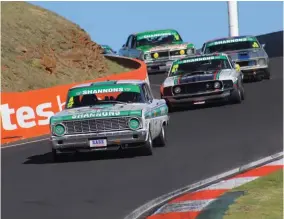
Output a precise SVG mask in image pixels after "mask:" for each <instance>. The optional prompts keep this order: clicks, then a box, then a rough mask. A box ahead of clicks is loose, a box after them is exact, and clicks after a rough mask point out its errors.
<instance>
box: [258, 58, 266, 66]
mask: <svg viewBox="0 0 284 219" xmlns="http://www.w3.org/2000/svg"><path fill="white" fill-rule="evenodd" d="M258 64H259V65H266V60H265V59H259V60H258Z"/></svg>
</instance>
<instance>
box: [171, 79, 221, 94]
mask: <svg viewBox="0 0 284 219" xmlns="http://www.w3.org/2000/svg"><path fill="white" fill-rule="evenodd" d="M214 82H216V81H206V82H197V83H189V84H181V85H176V86H174V87H173V90H174V88H175V87H177V86H179V87H180V88H181V92H180V93H179V94H175V95H176V96H178V95H181V94H195V93H202V92H210V91H215V90H216V89H215V88H214ZM221 84H222V83H221ZM222 86H223V85H221V88H219V89H222ZM173 93H174V92H173Z"/></svg>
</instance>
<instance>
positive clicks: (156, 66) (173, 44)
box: [119, 29, 196, 73]
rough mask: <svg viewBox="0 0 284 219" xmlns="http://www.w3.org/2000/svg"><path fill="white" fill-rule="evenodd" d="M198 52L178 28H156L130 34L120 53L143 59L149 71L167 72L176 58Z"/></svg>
mask: <svg viewBox="0 0 284 219" xmlns="http://www.w3.org/2000/svg"><path fill="white" fill-rule="evenodd" d="M195 53H196V49H195V46H194V45H193V44H192V43H186V42H184V41H183V40H182V38H181V36H180V35H179V33H178V32H177V31H176V30H173V29H168V30H155V31H145V32H140V33H135V34H130V35H129V36H128V38H127V41H126V43H125V44H124V45H123V46H122V48H121V49H120V50H119V55H121V56H126V57H130V58H137V59H140V60H143V61H144V62H145V63H146V64H147V67H148V73H154V72H165V71H168V70H169V68H170V67H171V64H172V62H173V61H174V60H176V59H179V58H183V57H187V56H191V55H194V54H195Z"/></svg>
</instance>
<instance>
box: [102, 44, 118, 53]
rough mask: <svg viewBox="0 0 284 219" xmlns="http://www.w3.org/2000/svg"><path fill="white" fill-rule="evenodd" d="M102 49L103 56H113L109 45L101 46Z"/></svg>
mask: <svg viewBox="0 0 284 219" xmlns="http://www.w3.org/2000/svg"><path fill="white" fill-rule="evenodd" d="M101 47H102V48H103V50H104V51H103V54H108V55H115V54H116V52H115V51H114V50H113V49H112V48H111V47H110V46H109V45H101Z"/></svg>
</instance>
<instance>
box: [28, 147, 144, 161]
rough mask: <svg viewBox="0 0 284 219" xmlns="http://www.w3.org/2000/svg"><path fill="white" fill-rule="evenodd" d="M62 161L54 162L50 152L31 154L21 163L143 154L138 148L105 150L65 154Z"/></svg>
mask: <svg viewBox="0 0 284 219" xmlns="http://www.w3.org/2000/svg"><path fill="white" fill-rule="evenodd" d="M63 156H64V158H63V159H62V161H60V162H59V161H58V162H54V161H53V160H52V154H51V152H48V153H45V154H38V155H33V156H30V157H28V158H27V160H26V161H25V162H23V164H49V163H68V162H86V161H96V160H114V159H127V158H128V159H130V158H135V157H142V156H143V154H142V153H139V150H131V149H129V150H124V151H120V150H119V151H107V152H105V151H104V152H102V151H99V152H87V153H75V154H65V155H63Z"/></svg>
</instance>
